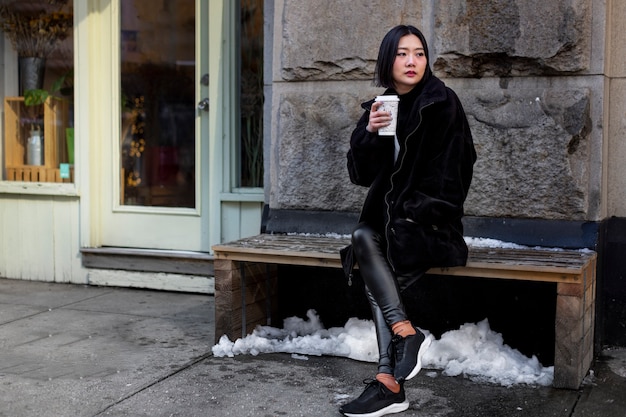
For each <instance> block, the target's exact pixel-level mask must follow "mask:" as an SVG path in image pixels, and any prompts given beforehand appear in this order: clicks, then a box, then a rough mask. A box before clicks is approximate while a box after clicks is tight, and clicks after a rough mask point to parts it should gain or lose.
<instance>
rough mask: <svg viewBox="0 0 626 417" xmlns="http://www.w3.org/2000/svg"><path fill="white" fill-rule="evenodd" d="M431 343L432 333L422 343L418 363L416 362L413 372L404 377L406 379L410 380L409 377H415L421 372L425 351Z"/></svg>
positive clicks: (418, 352)
mask: <svg viewBox="0 0 626 417" xmlns="http://www.w3.org/2000/svg"><path fill="white" fill-rule="evenodd" d="M431 343H432V338H431V336H430V335H429V336H426V337H425V338H424V341H423V342H422V344H421V345H420V348H419V350H418V351H417V363H416V364H415V368H413V370H412V371H411V373H410V374H409V375H408V376H407V377H406V378H404V380H405V381H408V380H409V379H411V378H413V377H414V376H415V375H417V374H418V373H419V371H421V370H422V356H424V353H426V350H428V347H429V346H430V344H431Z"/></svg>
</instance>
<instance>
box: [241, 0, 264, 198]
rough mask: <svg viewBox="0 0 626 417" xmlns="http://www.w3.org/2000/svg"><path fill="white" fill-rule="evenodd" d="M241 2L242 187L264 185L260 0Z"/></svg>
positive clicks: (261, 14)
mask: <svg viewBox="0 0 626 417" xmlns="http://www.w3.org/2000/svg"><path fill="white" fill-rule="evenodd" d="M240 1H241V32H240V39H241V51H240V53H241V147H240V148H241V178H240V186H242V187H262V186H263V0H240Z"/></svg>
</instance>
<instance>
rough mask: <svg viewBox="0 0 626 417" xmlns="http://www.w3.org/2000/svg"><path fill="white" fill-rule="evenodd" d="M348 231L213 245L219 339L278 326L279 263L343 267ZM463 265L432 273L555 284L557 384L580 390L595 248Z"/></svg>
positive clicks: (589, 337)
mask: <svg viewBox="0 0 626 417" xmlns="http://www.w3.org/2000/svg"><path fill="white" fill-rule="evenodd" d="M348 244H349V238H347V237H334V236H310V235H273V234H261V235H258V236H252V237H249V238H245V239H240V240H237V241H234V242H229V243H224V244H220V245H215V246H213V251H214V252H215V261H214V268H215V342H216V343H217V342H218V340H219V338H220V337H221V336H222V335H227V336H228V337H229V338H230V339H231V340H235V339H236V338H238V337H245V336H246V335H247V334H248V332H249V331H252V330H253V329H254V327H255V326H256V325H259V324H260V325H272V324H274V323H272V321H271V320H272V317H275V314H276V306H277V301H278V300H277V299H276V298H277V297H276V294H277V277H276V270H277V268H276V265H278V264H288V265H303V266H314V267H327V268H341V260H340V257H339V250H340V249H342V248H343V247H345V246H346V245H348ZM469 249H470V252H469V260H468V262H467V265H466V266H464V267H455V268H446V269H441V268H434V269H431V270H430V271H429V273H430V274H440V275H455V276H465V277H479V278H500V279H513V280H526V281H542V282H554V283H556V284H557V285H556V288H557V291H556V298H557V300H556V322H555V343H554V351H555V359H554V362H555V363H554V383H553V385H554V386H555V387H557V388H571V389H577V388H579V387H580V385H581V383H582V380H583V378H584V377H585V375H586V374H587V372H588V371H589V367H590V366H591V362H592V360H593V336H594V335H593V333H594V319H595V293H596V285H595V277H596V274H595V271H596V253H595V252H593V251H577V250H553V249H539V248H532V249H512V248H484V247H471V246H470V248H469Z"/></svg>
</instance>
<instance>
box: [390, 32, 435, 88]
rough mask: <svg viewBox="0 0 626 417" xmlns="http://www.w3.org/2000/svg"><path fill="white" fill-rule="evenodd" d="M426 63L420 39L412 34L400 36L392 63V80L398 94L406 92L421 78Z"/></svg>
mask: <svg viewBox="0 0 626 417" xmlns="http://www.w3.org/2000/svg"><path fill="white" fill-rule="evenodd" d="M427 64H428V59H427V58H426V54H425V53H424V46H423V45H422V41H420V39H419V38H418V37H417V36H415V35H412V34H411V35H406V36H403V37H401V38H400V42H398V51H397V52H396V60H395V61H394V63H393V81H394V85H395V87H396V91H397V92H398V94H406V93H408V92H409V91H411V90H412V89H413V87H415V86H416V85H417V84H418V83H419V82H420V81H421V80H422V78H423V77H424V72H425V71H426V65H427Z"/></svg>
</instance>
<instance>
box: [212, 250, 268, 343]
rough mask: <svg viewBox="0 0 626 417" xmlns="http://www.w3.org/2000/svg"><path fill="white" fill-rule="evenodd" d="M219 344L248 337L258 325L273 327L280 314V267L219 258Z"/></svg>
mask: <svg viewBox="0 0 626 417" xmlns="http://www.w3.org/2000/svg"><path fill="white" fill-rule="evenodd" d="M213 265H214V269H215V343H218V342H219V339H220V338H221V337H222V336H223V335H226V336H228V338H229V339H230V340H233V341H234V340H236V339H238V338H240V337H245V336H246V335H247V334H248V333H249V332H251V331H252V330H253V329H254V327H255V326H257V325H270V324H272V318H273V317H276V311H277V284H276V283H277V277H276V266H275V265H270V264H263V263H249V262H235V261H230V260H227V259H216V260H215V262H214V264H213Z"/></svg>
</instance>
